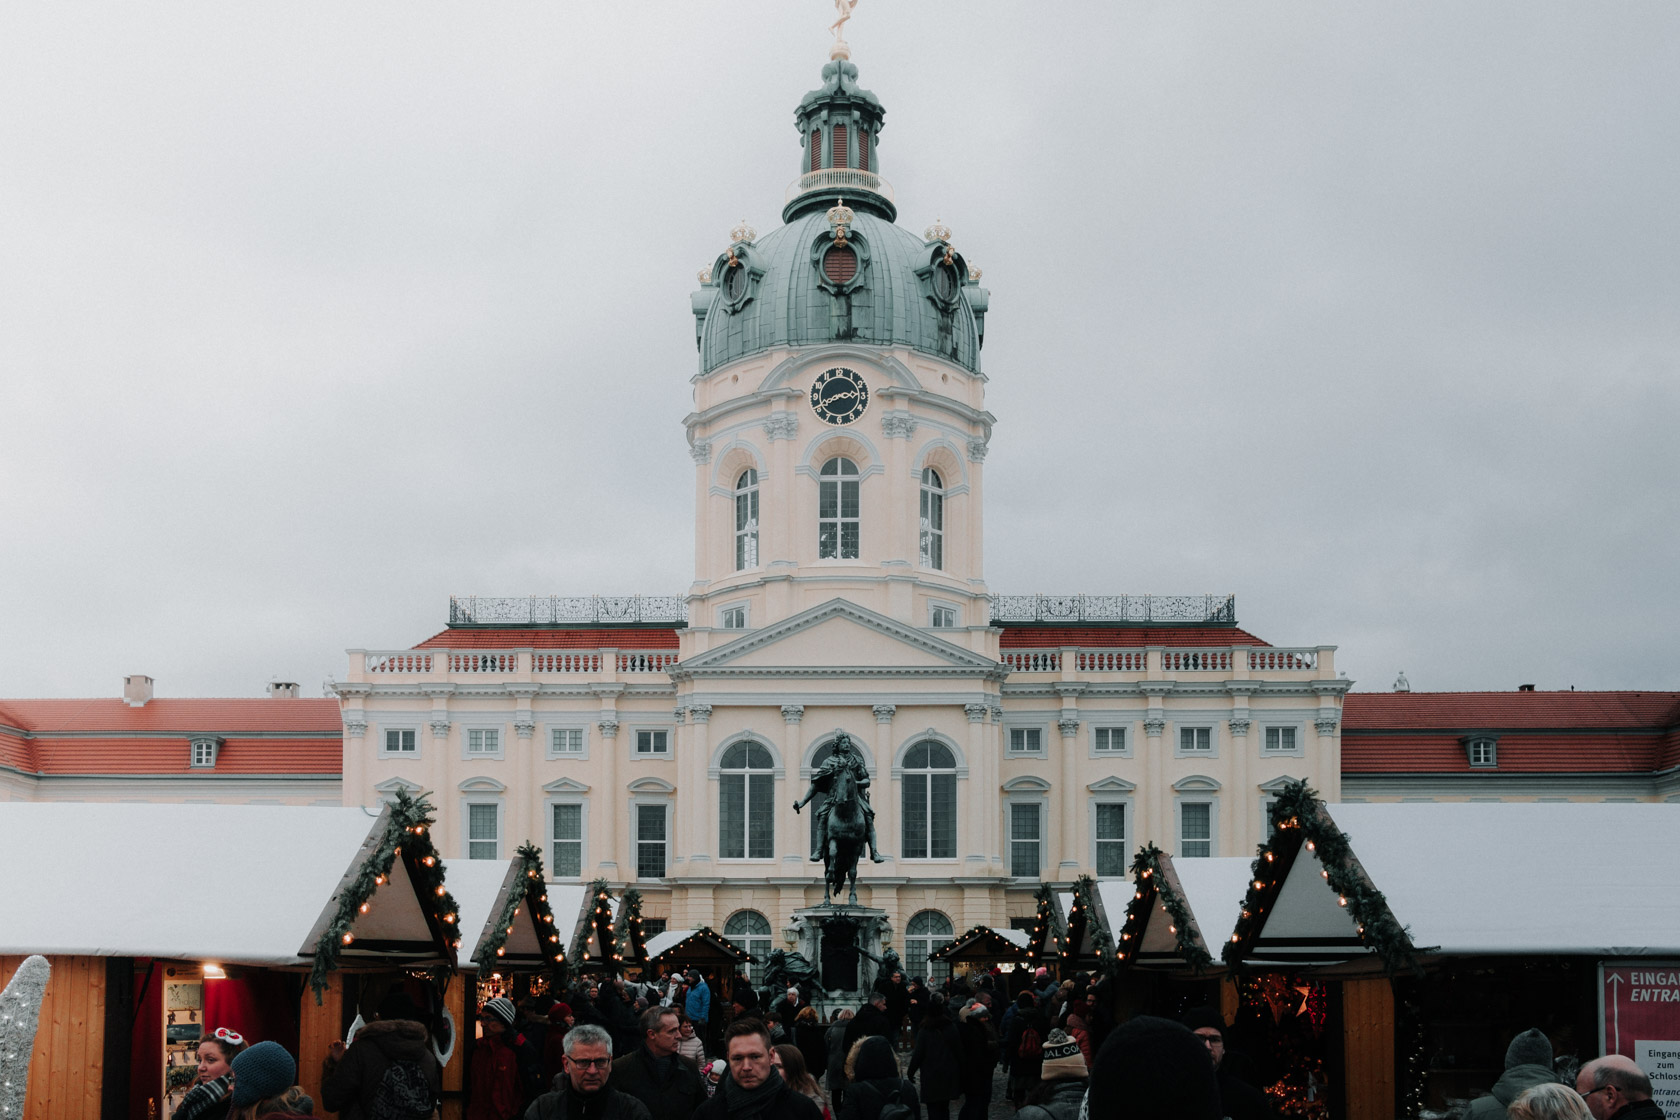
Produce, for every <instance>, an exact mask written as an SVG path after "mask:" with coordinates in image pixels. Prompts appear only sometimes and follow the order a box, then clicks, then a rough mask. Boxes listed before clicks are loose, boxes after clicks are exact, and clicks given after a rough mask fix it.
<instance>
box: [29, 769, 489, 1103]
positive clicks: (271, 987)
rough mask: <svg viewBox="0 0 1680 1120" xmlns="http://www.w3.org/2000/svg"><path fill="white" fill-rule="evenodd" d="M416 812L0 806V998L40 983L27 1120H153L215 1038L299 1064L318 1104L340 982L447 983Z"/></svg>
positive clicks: (446, 949) (410, 805)
mask: <svg viewBox="0 0 1680 1120" xmlns="http://www.w3.org/2000/svg"><path fill="white" fill-rule="evenodd" d="M427 810H428V807H427V806H425V804H424V803H423V802H421V803H415V802H413V801H409V800H407V799H406V798H404V799H403V804H402V805H401V806H389V807H386V808H385V809H384V810H383V811H382V812H379V813H370V812H366V811H364V810H362V809H360V808H350V809H338V808H304V807H291V806H265V805H170V804H128V803H115V804H109V803H86V802H60V803H52V802H46V803H22V802H10V803H6V804H4V805H0V851H5V852H7V853H8V858H7V859H6V860H5V861H3V862H0V894H3V896H4V897H6V898H7V899H8V900H9V904H8V905H7V906H6V907H5V908H4V910H3V911H0V983H4V982H5V980H6V979H8V978H9V977H10V975H11V974H12V972H13V971H15V970H16V968H17V967H18V965H19V963H20V962H21V960H22V959H23V958H24V957H25V956H27V955H29V954H35V953H38V954H41V955H42V956H45V957H46V958H47V959H48V961H49V962H50V963H51V965H52V968H53V973H52V977H51V979H50V981H49V983H48V987H47V993H46V996H45V999H44V1001H43V1004H42V1010H41V1027H40V1030H39V1031H38V1033H37V1035H36V1039H35V1047H34V1051H33V1054H32V1056H31V1059H30V1071H31V1076H30V1079H29V1087H28V1097H27V1100H26V1102H25V1112H24V1116H25V1118H26V1120H29V1118H40V1120H46V1118H48V1117H50V1118H52V1120H76V1118H81V1117H89V1118H91V1117H96V1116H110V1117H119V1116H125V1115H126V1116H135V1117H146V1116H148V1115H156V1116H158V1117H164V1118H166V1117H167V1116H168V1114H169V1111H170V1109H171V1107H172V1104H173V1103H174V1102H176V1101H178V1100H179V1096H180V1094H181V1093H183V1092H184V1091H185V1088H186V1085H187V1084H188V1083H189V1082H190V1076H191V1074H190V1073H189V1072H188V1070H189V1069H190V1067H191V1066H192V1053H193V1051H194V1050H195V1049H196V1046H197V1042H198V1040H199V1038H200V1037H202V1035H203V1034H204V1033H206V1032H207V1031H209V1030H212V1029H214V1028H215V1027H217V1026H229V1027H232V1028H233V1029H236V1030H238V1031H239V1032H240V1033H242V1034H245V1035H246V1036H247V1037H249V1038H251V1039H252V1040H253V1041H255V1040H259V1039H272V1040H274V1041H277V1042H279V1043H280V1044H281V1045H283V1046H285V1047H286V1048H287V1049H288V1050H289V1051H291V1052H292V1053H294V1054H298V1055H300V1060H299V1077H300V1079H301V1080H302V1083H303V1084H304V1085H305V1087H306V1088H310V1089H311V1090H312V1095H318V1093H319V1084H318V1082H319V1073H320V1065H321V1063H320V1057H321V1055H324V1054H325V1051H326V1047H327V1044H328V1043H329V1042H331V1041H332V1040H334V1039H342V1038H343V1037H344V1031H345V1027H346V1026H347V1025H348V1023H347V1019H346V1014H347V1010H349V1009H347V1007H346V1004H345V1000H344V977H345V975H346V972H347V971H354V972H355V973H357V974H358V976H360V975H361V974H372V973H375V972H380V973H384V974H386V975H387V976H389V975H390V974H393V973H394V974H395V976H396V977H397V978H399V979H400V978H403V977H405V976H406V975H408V974H409V972H410V971H411V970H426V969H432V968H450V967H453V964H454V947H455V941H456V937H457V934H456V932H455V924H454V923H455V917H456V915H455V909H454V900H453V898H452V897H451V896H450V895H449V893H448V891H447V890H446V889H444V888H443V885H442V867H441V861H440V860H438V858H437V856H436V853H435V852H434V851H433V849H432V847H431V841H430V839H429V836H428V829H427V824H428V823H429V822H428V821H427V819H426V812H427ZM416 829H418V830H419V831H415V830H416ZM37 852H38V853H40V855H39V856H38V857H36V856H34V855H32V854H31V853H37ZM206 868H208V869H209V870H208V871H207V870H206ZM386 987H389V982H388V983H387V984H386Z"/></svg>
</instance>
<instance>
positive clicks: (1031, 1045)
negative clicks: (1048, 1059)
mask: <svg viewBox="0 0 1680 1120" xmlns="http://www.w3.org/2000/svg"><path fill="white" fill-rule="evenodd" d="M1015 1056H1016V1057H1018V1058H1020V1059H1021V1060H1022V1061H1027V1062H1041V1061H1043V1060H1044V1040H1043V1039H1042V1038H1039V1037H1038V1032H1037V1031H1036V1030H1034V1029H1033V1028H1031V1027H1026V1028H1024V1029H1023V1030H1022V1031H1021V1044H1020V1046H1019V1047H1017V1048H1016V1050H1015Z"/></svg>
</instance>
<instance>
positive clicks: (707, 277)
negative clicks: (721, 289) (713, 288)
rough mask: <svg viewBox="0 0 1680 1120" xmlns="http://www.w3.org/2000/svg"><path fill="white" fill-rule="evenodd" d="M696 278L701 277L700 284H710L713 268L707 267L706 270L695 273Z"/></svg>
mask: <svg viewBox="0 0 1680 1120" xmlns="http://www.w3.org/2000/svg"><path fill="white" fill-rule="evenodd" d="M695 276H697V277H699V279H700V283H702V284H710V283H711V282H712V266H711V265H707V266H706V267H705V268H702V269H701V270H700V271H699V272H697V273H695Z"/></svg>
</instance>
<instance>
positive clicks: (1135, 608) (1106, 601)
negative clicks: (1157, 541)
mask: <svg viewBox="0 0 1680 1120" xmlns="http://www.w3.org/2000/svg"><path fill="white" fill-rule="evenodd" d="M992 621H993V622H1049V623H1076V622H1155V623H1179V624H1183V623H1196V622H1203V623H1207V622H1212V623H1221V624H1224V625H1235V624H1236V621H1237V597H1236V596H1235V595H993V596H992Z"/></svg>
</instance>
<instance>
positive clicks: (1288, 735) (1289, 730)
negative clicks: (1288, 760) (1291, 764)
mask: <svg viewBox="0 0 1680 1120" xmlns="http://www.w3.org/2000/svg"><path fill="white" fill-rule="evenodd" d="M1266 749H1267V750H1268V751H1279V752H1287V751H1292V750H1294V749H1295V729H1294V728H1293V727H1268V728H1266Z"/></svg>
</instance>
